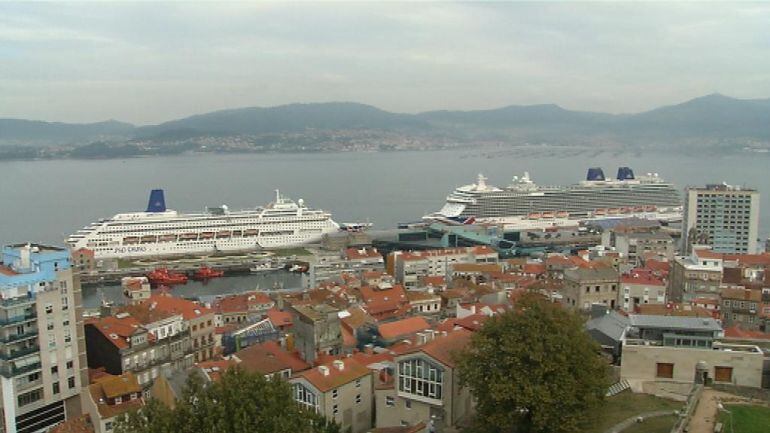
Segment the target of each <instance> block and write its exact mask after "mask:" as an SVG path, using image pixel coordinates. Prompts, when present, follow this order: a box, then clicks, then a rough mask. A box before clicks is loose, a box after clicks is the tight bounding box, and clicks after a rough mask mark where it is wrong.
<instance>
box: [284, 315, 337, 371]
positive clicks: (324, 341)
mask: <svg viewBox="0 0 770 433" xmlns="http://www.w3.org/2000/svg"><path fill="white" fill-rule="evenodd" d="M340 311H341V310H339V309H337V308H334V307H332V306H330V305H327V304H316V305H294V306H292V307H290V312H291V315H292V331H293V333H294V344H295V347H296V349H297V350H298V351H299V355H300V357H302V359H304V360H305V362H308V363H311V364H312V363H313V362H314V361H315V360H316V358H317V357H318V355H319V354H325V355H337V354H339V353H340V352H341V350H342V327H341V325H340V317H339V314H340Z"/></svg>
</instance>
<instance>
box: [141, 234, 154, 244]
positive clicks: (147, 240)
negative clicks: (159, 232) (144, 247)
mask: <svg viewBox="0 0 770 433" xmlns="http://www.w3.org/2000/svg"><path fill="white" fill-rule="evenodd" d="M157 240H158V237H157V236H142V239H141V242H142V243H143V244H151V243H154V242H155V241H157Z"/></svg>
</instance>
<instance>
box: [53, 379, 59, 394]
mask: <svg viewBox="0 0 770 433" xmlns="http://www.w3.org/2000/svg"><path fill="white" fill-rule="evenodd" d="M53 393H54V394H58V393H59V382H54V383H53Z"/></svg>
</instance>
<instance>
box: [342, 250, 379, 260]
mask: <svg viewBox="0 0 770 433" xmlns="http://www.w3.org/2000/svg"><path fill="white" fill-rule="evenodd" d="M345 257H347V259H348V260H362V259H382V255H381V254H380V253H379V251H377V249H376V248H348V249H346V250H345Z"/></svg>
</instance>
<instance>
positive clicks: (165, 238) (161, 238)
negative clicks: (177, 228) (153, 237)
mask: <svg viewBox="0 0 770 433" xmlns="http://www.w3.org/2000/svg"><path fill="white" fill-rule="evenodd" d="M158 242H176V235H160V236H158Z"/></svg>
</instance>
